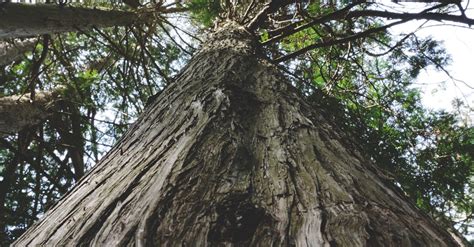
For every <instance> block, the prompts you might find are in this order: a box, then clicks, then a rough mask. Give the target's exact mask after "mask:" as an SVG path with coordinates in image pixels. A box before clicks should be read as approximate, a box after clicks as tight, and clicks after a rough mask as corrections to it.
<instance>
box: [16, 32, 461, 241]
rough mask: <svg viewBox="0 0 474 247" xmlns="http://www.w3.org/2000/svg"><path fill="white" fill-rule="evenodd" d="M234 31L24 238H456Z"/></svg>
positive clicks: (208, 49) (211, 44) (222, 35)
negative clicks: (388, 179) (381, 172)
mask: <svg viewBox="0 0 474 247" xmlns="http://www.w3.org/2000/svg"><path fill="white" fill-rule="evenodd" d="M251 37H252V36H251V35H250V34H248V33H247V32H246V31H245V30H243V29H240V28H235V27H228V28H223V29H222V30H221V31H219V32H217V33H215V34H214V35H213V36H212V37H211V38H210V40H208V42H206V44H207V45H205V46H204V47H203V48H202V49H201V51H200V52H199V53H198V54H197V55H195V57H194V58H193V59H192V60H191V62H190V63H189V64H188V65H187V66H186V68H185V69H184V70H183V72H182V74H181V75H180V76H179V77H178V78H177V79H176V81H175V82H174V83H173V84H171V85H170V86H169V87H167V88H166V90H165V91H164V92H162V93H161V94H160V95H159V97H158V98H157V100H156V101H155V102H154V103H152V104H151V105H150V107H148V109H146V111H145V112H144V114H143V115H142V116H141V117H140V119H139V120H138V121H137V122H136V123H135V124H134V125H133V127H131V128H130V130H129V131H128V132H127V134H126V135H125V136H124V137H123V138H122V140H121V141H120V142H119V143H118V144H117V145H116V146H115V147H114V148H113V149H112V150H111V151H110V152H109V153H108V155H107V156H106V157H104V158H103V159H102V161H101V162H99V163H98V164H97V165H96V166H95V167H94V168H93V170H92V171H91V172H90V173H89V174H87V175H86V176H85V177H84V178H83V179H82V180H81V181H80V182H79V183H78V184H77V186H76V187H75V188H74V189H73V190H72V191H71V192H70V193H68V194H67V195H66V196H65V197H64V198H63V199H62V200H61V201H60V202H59V203H58V204H57V205H56V206H55V207H54V208H53V209H52V210H50V211H49V212H47V213H46V214H45V217H44V218H43V219H42V220H41V221H40V222H38V223H37V224H35V225H34V226H32V227H31V228H30V229H29V230H28V231H27V232H26V233H25V234H24V235H23V236H22V237H21V238H19V239H18V240H17V241H16V242H15V243H14V246H26V245H28V246H37V245H44V246H53V245H81V246H83V245H91V246H117V245H119V246H132V245H136V246H145V245H147V246H152V245H153V246H206V245H216V246H217V245H219V246H220V245H226V246H234V245H239V246H247V245H251V246H257V245H258V246H280V245H295V246H367V245H369V246H456V245H459V243H458V242H456V240H455V239H454V238H453V237H451V235H450V234H449V233H448V232H447V231H446V230H443V229H442V228H440V227H439V226H437V225H436V224H435V223H434V222H433V221H432V220H431V219H430V218H428V217H427V216H425V215H424V214H422V213H420V212H419V211H418V210H417V209H416V208H415V207H414V206H413V205H412V204H410V203H409V202H407V198H405V197H404V196H403V195H402V194H401V193H400V192H399V190H397V189H396V188H395V187H394V186H393V185H391V184H390V183H387V182H384V181H383V180H382V179H381V178H379V176H378V175H377V170H376V168H375V165H374V164H372V163H371V161H370V159H368V158H367V157H365V156H364V155H362V154H360V153H359V152H358V150H359V147H358V146H357V144H356V143H354V142H353V141H352V140H351V139H350V137H349V136H348V135H346V134H345V133H341V132H340V131H339V130H338V128H337V126H335V125H334V124H331V123H330V122H329V121H328V120H327V119H325V118H324V117H322V114H321V112H320V110H319V109H315V108H314V107H311V106H310V105H309V104H308V103H305V101H304V100H303V97H302V96H301V95H299V94H298V93H297V92H296V90H295V89H294V88H293V87H292V86H291V85H289V84H288V80H287V79H285V78H284V77H283V76H282V75H281V74H280V73H279V72H278V70H277V69H276V68H275V67H274V66H273V65H271V64H269V63H268V62H266V61H265V60H264V59H260V57H261V56H260V54H259V52H258V49H255V47H256V46H255V42H254V40H253V39H252V38H251Z"/></svg>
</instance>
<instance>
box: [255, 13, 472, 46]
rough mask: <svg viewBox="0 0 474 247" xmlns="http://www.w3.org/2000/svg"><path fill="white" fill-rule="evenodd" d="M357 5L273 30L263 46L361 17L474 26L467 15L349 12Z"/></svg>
mask: <svg viewBox="0 0 474 247" xmlns="http://www.w3.org/2000/svg"><path fill="white" fill-rule="evenodd" d="M355 5H356V4H352V5H348V6H346V7H345V8H343V9H340V10H337V11H335V12H333V13H330V14H328V15H325V16H322V17H318V18H314V19H313V20H311V21H310V22H308V23H306V24H302V25H300V26H297V25H298V23H292V24H290V25H288V26H285V27H283V28H281V29H278V30H273V31H272V33H276V34H277V36H274V37H272V38H270V39H269V40H267V41H265V42H263V43H262V44H263V45H266V44H269V43H273V42H275V41H278V40H281V39H283V38H285V37H288V36H289V35H292V34H294V33H297V32H299V31H301V30H304V29H307V28H309V27H312V26H314V25H318V24H322V23H326V22H328V21H331V20H341V19H354V18H359V17H381V18H385V19H401V20H405V22H406V21H411V20H431V21H452V22H458V23H464V24H467V25H469V26H471V25H474V19H471V18H467V17H466V16H465V15H450V14H443V13H431V12H427V10H424V11H422V12H419V13H395V12H388V11H380V10H357V11H349V10H350V9H351V8H352V7H354V6H355ZM439 6H442V5H439ZM429 10H431V9H429Z"/></svg>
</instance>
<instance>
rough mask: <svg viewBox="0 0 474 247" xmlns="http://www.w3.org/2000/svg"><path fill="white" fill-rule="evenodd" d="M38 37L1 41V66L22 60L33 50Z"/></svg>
mask: <svg viewBox="0 0 474 247" xmlns="http://www.w3.org/2000/svg"><path fill="white" fill-rule="evenodd" d="M36 42H37V39H25V40H14V41H12V42H5V41H2V42H1V41H0V66H2V65H6V64H9V63H12V62H14V61H17V60H20V59H22V57H23V54H24V53H25V52H27V51H32V50H33V48H34V46H35V44H36Z"/></svg>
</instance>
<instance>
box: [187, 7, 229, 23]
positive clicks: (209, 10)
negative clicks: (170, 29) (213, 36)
mask: <svg viewBox="0 0 474 247" xmlns="http://www.w3.org/2000/svg"><path fill="white" fill-rule="evenodd" d="M186 6H187V7H188V8H189V10H190V11H191V16H192V17H193V19H194V20H196V21H197V22H198V23H200V24H202V25H204V26H205V27H211V26H212V24H213V22H214V20H215V19H216V18H217V17H218V16H219V13H220V12H221V11H222V9H221V5H220V0H192V1H188V2H187V3H186Z"/></svg>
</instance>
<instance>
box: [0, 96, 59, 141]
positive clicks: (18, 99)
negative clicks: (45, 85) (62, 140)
mask: <svg viewBox="0 0 474 247" xmlns="http://www.w3.org/2000/svg"><path fill="white" fill-rule="evenodd" d="M59 90H61V88H58V89H57V90H55V91H51V92H47V91H40V92H36V93H35V97H34V100H32V99H31V94H29V93H27V94H23V95H13V96H5V97H0V116H1V118H0V136H3V135H14V134H16V133H18V132H19V131H20V130H22V129H25V128H27V127H30V126H33V125H36V124H38V123H40V122H41V121H43V120H45V119H46V118H48V116H50V115H51V114H52V112H51V111H50V109H51V107H52V106H54V101H55V100H57V99H58V97H59Z"/></svg>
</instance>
